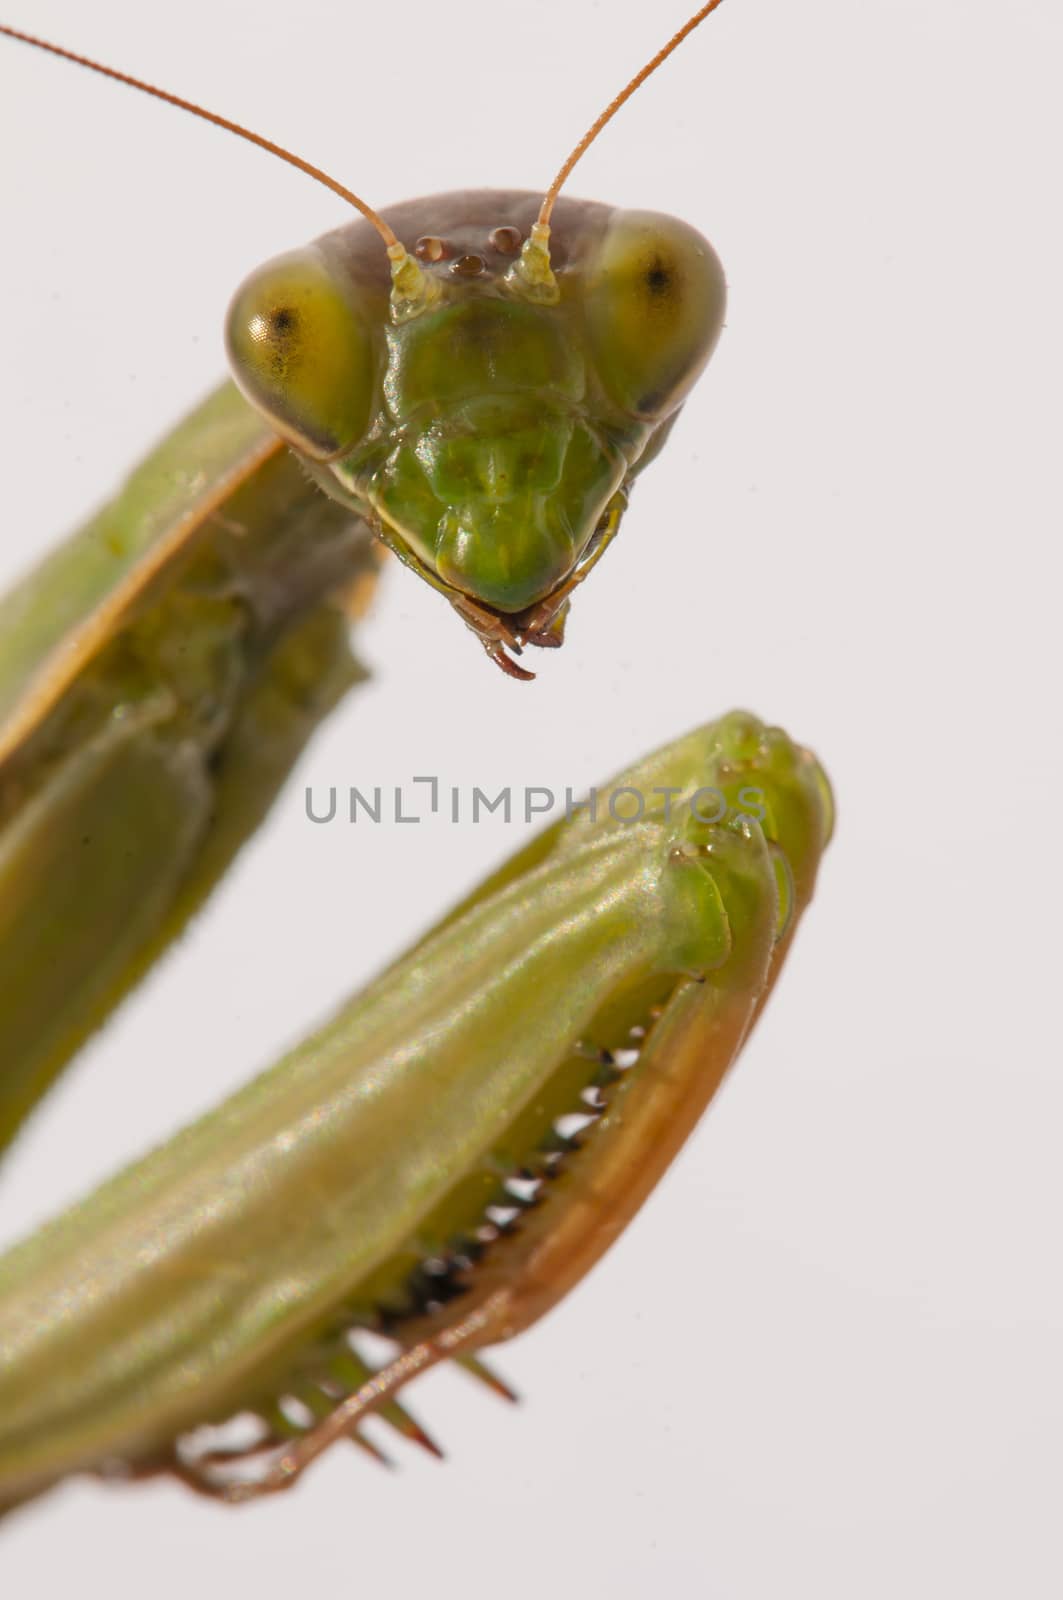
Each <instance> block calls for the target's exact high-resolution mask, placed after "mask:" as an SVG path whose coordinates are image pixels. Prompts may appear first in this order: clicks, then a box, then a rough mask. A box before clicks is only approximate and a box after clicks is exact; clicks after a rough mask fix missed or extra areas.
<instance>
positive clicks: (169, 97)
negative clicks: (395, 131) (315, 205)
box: [0, 22, 406, 266]
mask: <svg viewBox="0 0 1063 1600" xmlns="http://www.w3.org/2000/svg"><path fill="white" fill-rule="evenodd" d="M0 34H5V35H6V36H7V37H8V38H9V39H17V40H18V41H19V42H20V43H21V44H29V45H32V46H33V47H34V49H36V50H45V51H47V52H48V54H49V55H53V56H59V57H60V58H61V59H62V60H63V61H73V62H74V64H75V65H76V66H79V67H87V68H88V69H89V71H90V72H98V73H100V74H101V76H103V77H104V78H113V79H114V80H115V82H116V83H124V84H126V85H127V86H128V87H129V88H130V89H139V90H140V91H141V93H142V94H150V95H152V96H154V98H155V99H156V100H164V101H165V102H166V104H167V105H170V106H176V107H177V108H178V110H179V111H189V112H191V114H192V116H194V117H201V118H202V119H203V121H204V122H213V123H214V125H215V126H216V127H218V128H224V129H225V130H226V132H227V133H235V134H236V135H237V137H238V138H240V139H246V140H247V141H248V143H249V144H257V145H258V147H259V149H260V150H266V151H268V152H269V154H270V155H271V156H277V157H278V158H279V159H280V160H281V161H286V162H287V163H288V165H289V166H290V167H297V168H298V169H299V171H300V172H305V173H306V174H307V176H308V177H310V178H316V179H317V182H318V183H323V184H324V185H325V188H326V189H331V190H332V192H333V194H338V195H339V197H340V199H341V200H346V201H347V203H348V205H352V206H353V207H354V209H355V210H356V211H360V212H361V213H362V216H363V217H365V218H366V220H367V221H369V222H371V223H372V224H373V227H374V228H375V229H376V231H377V233H379V235H380V237H381V239H383V241H384V243H385V245H386V246H387V248H388V253H389V255H390V256H391V259H392V263H393V266H394V265H395V264H396V263H398V264H399V265H401V264H402V262H403V260H404V258H405V256H406V252H405V250H404V249H403V247H402V245H400V244H399V241H398V240H397V239H396V237H395V235H394V233H393V232H392V230H391V229H390V228H389V227H388V225H387V223H386V222H385V221H384V219H383V217H380V216H378V215H377V213H376V212H375V211H374V210H373V208H372V206H369V205H366V203H365V201H364V200H362V199H360V198H359V196H358V195H356V194H354V193H353V191H352V190H350V189H348V188H346V187H345V186H344V185H343V184H342V183H340V182H339V181H338V180H337V179H336V178H330V177H329V175H328V173H327V172H322V170H321V168H320V167H315V166H314V165H313V163H312V162H310V161H304V160H303V158H302V156H297V155H294V154H293V153H292V151H291V150H285V148H284V146H283V145H279V144H274V143H273V140H272V139H266V138H264V137H263V136H262V134H260V133H253V132H252V130H251V129H250V128H244V127H241V125H240V123H238V122H230V120H229V118H228V117H222V116H219V115H218V113H217V112H216V111H208V110H207V109H206V107H205V106H197V105H196V104H195V102H194V101H192V100H182V99H181V96H180V95H176V94H170V93H169V91H168V90H166V89H158V88H156V86H155V85H154V84H152V83H144V82H143V81H142V79H140V78H133V77H131V76H130V75H129V73H127V72H118V71H117V70H116V69H115V68H114V67H105V66H104V65H103V64H102V62H99V61H93V60H92V59H91V57H89V56H79V55H77V54H76V52H75V51H73V50H64V49H63V48H62V46H61V45H58V44H50V43H49V42H48V40H47V39H38V38H37V37H36V36H35V35H34V34H32V33H20V31H19V30H18V28H9V27H7V26H6V25H5V24H4V23H2V22H0Z"/></svg>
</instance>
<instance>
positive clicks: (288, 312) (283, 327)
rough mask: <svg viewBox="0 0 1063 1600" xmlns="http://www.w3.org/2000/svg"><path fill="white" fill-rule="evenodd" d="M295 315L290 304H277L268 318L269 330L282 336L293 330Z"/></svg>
mask: <svg viewBox="0 0 1063 1600" xmlns="http://www.w3.org/2000/svg"><path fill="white" fill-rule="evenodd" d="M295 323H296V316H295V312H294V311H293V310H292V308H291V307H290V306H278V307H277V308H276V310H275V311H273V312H271V314H270V319H269V326H270V332H271V333H274V334H277V335H278V336H279V337H280V338H283V337H284V336H285V335H286V334H289V333H294V332H295Z"/></svg>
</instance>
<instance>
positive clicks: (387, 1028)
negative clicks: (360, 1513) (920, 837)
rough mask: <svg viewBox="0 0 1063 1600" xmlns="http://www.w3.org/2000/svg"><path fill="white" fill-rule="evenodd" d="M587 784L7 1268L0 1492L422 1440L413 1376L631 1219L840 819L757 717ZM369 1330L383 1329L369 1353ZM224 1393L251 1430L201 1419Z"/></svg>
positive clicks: (215, 1477)
mask: <svg viewBox="0 0 1063 1600" xmlns="http://www.w3.org/2000/svg"><path fill="white" fill-rule="evenodd" d="M595 801H596V804H595V810H594V814H593V815H592V814H591V812H590V811H582V812H579V813H577V814H576V815H575V817H574V818H573V819H571V820H569V821H567V822H562V823H560V824H557V825H555V826H554V828H552V829H551V830H549V831H548V832H547V833H546V834H544V835H542V836H541V837H540V838H539V839H537V840H536V841H534V842H533V843H532V844H531V845H529V846H528V847H527V848H526V849H525V850H524V851H523V852H522V854H520V855H519V856H517V857H516V858H515V859H514V860H513V861H511V862H510V863H509V864H508V865H507V866H506V867H505V868H503V869H502V870H501V871H500V872H499V873H496V874H495V875H494V876H493V877H492V878H491V879H489V880H488V881H487V883H485V884H484V885H483V886H482V887H481V888H480V889H479V890H478V891H477V892H476V893H474V894H473V895H472V896H470V898H469V899H468V900H467V901H466V902H465V903H464V904H463V905H462V906H461V907H459V908H458V910H457V911H456V912H455V913H454V914H453V915H452V916H451V917H450V918H448V919H447V920H446V921H445V922H444V923H443V924H442V925H441V926H440V927H439V928H438V929H437V930H436V931H435V932H434V933H432V934H431V935H430V936H429V937H428V938H427V939H425V940H424V941H423V942H422V943H421V944H419V945H418V946H417V947H416V948H415V949H414V950H413V951H412V952H411V953H410V954H409V955H407V956H406V957H405V958H404V959H402V960H401V961H399V962H398V963H396V964H395V965H394V966H393V967H392V968H391V969H390V970H389V971H388V972H387V973H385V974H384V976H383V977H382V978H380V979H379V980H378V981H377V982H376V983H375V984H374V985H373V986H372V987H371V988H370V989H369V990H367V991H365V992H364V993H363V994H361V995H359V996H358V997H356V999H355V1000H353V1001H352V1002H350V1003H349V1004H348V1005H346V1006H345V1007H344V1008H343V1009H342V1010H341V1011H340V1012H339V1014H338V1015H337V1016H336V1017H335V1018H334V1019H333V1020H332V1021H331V1022H330V1023H329V1024H328V1025H327V1026H326V1027H324V1028H323V1029H322V1030H321V1031H320V1032H318V1033H317V1034H315V1035H313V1036H312V1037H311V1038H310V1039H308V1040H307V1041H306V1042H305V1044H303V1045H302V1046H301V1047H299V1048H298V1049H296V1050H295V1051H293V1052H292V1053H291V1054H290V1055H289V1056H287V1057H286V1058H285V1059H284V1060H282V1061H281V1062H279V1063H278V1064H277V1065H276V1066H275V1067H274V1068H273V1069H272V1070H271V1071H269V1072H267V1073H266V1074H264V1075H263V1076H262V1077H261V1078H259V1079H258V1080H256V1081H255V1082H254V1083H252V1084H251V1085H250V1086H249V1087H248V1088H246V1089H244V1090H243V1091H242V1092H240V1093H238V1094H237V1095H236V1096H234V1097H233V1098H232V1099H231V1100H229V1101H228V1102H226V1103H225V1104H223V1105H222V1106H220V1107H219V1108H218V1109H217V1110H216V1111H215V1112H213V1113H211V1114H209V1115H208V1116H206V1117H204V1118H203V1119H202V1120H201V1121H200V1122H198V1123H196V1124H194V1125H193V1126H192V1127H190V1128H188V1129H187V1130H186V1131H185V1132H184V1133H182V1134H180V1135H178V1136H177V1137H176V1138H175V1139H173V1140H172V1141H171V1142H170V1143H168V1144H167V1145H165V1146H163V1147H162V1148H161V1149H159V1150H156V1151H155V1152H154V1153H153V1154H151V1155H149V1156H148V1157H147V1158H146V1159H144V1160H143V1161H141V1162H139V1163H137V1164H136V1165H134V1166H133V1167H131V1168H129V1169H128V1170H127V1171H126V1172H124V1173H122V1174H121V1175H120V1176H119V1177H117V1178H115V1179H113V1180H112V1181H111V1182H110V1183H107V1184H105V1185H104V1186H103V1187H102V1188H101V1189H99V1190H98V1191H97V1192H96V1193H95V1194H94V1195H92V1196H90V1197H89V1198H88V1199H87V1200H85V1201H84V1202H82V1204H81V1205H79V1206H76V1207H75V1208H74V1209H73V1210H72V1211H70V1212H69V1213H67V1214H66V1215H65V1216H62V1217H60V1218H58V1219H57V1220H56V1221H55V1222H53V1223H51V1224H50V1225H49V1226H47V1227H45V1228H43V1229H42V1230H41V1231H40V1232H39V1233H38V1234H37V1235H36V1236H35V1237H33V1238H31V1239H29V1240H28V1241H27V1242H26V1243H25V1244H24V1245H22V1246H21V1247H19V1248H16V1249H15V1250H14V1251H12V1252H11V1253H10V1254H9V1255H8V1256H7V1257H6V1258H4V1259H3V1260H2V1261H0V1353H2V1360H0V1502H3V1501H5V1500H6V1501H9V1502H10V1501H14V1500H18V1499H20V1498H23V1497H25V1496H28V1495H31V1494H34V1493H36V1492H38V1491H39V1490H41V1489H42V1488H44V1487H46V1486H47V1485H48V1484H49V1483H51V1482H53V1481H55V1480H56V1479H57V1478H59V1477H61V1476H63V1475H65V1474H67V1473H69V1472H74V1471H78V1470H85V1469H93V1468H96V1469H100V1470H110V1471H117V1470H119V1469H125V1470H126V1471H128V1472H150V1471H169V1472H172V1473H175V1474H177V1475H178V1476H180V1477H181V1478H182V1479H183V1480H185V1481H186V1482H188V1483H189V1484H191V1485H192V1486H193V1487H195V1488H197V1489H200V1490H202V1491H204V1492H206V1493H209V1494H217V1495H222V1496H226V1497H228V1498H233V1499H240V1498H246V1497H247V1496H249V1495H253V1494H258V1493H262V1492H265V1491H270V1490H275V1489H280V1488H284V1487H286V1486H287V1485H288V1484H290V1483H291V1482H292V1481H294V1479H295V1478H296V1477H297V1476H298V1475H299V1473H300V1472H301V1471H302V1469H303V1468H304V1467H305V1466H306V1464H307V1463H308V1462H309V1461H311V1460H313V1458H314V1457H315V1456H317V1455H318V1454H320V1452H321V1451H322V1450H323V1449H325V1448H326V1447H327V1446H328V1445H329V1444H330V1443H331V1442H332V1441H333V1440H334V1439H336V1438H338V1437H341V1436H344V1435H347V1434H349V1433H351V1432H352V1430H354V1429H355V1427H356V1425H357V1422H358V1419H359V1418H360V1417H361V1416H362V1415H363V1414H364V1413H365V1412H366V1411H368V1410H371V1409H375V1408H383V1409H384V1414H385V1415H388V1414H389V1408H390V1415H391V1417H392V1418H393V1419H394V1420H396V1421H397V1422H398V1423H399V1425H400V1426H402V1427H403V1428H404V1429H405V1430H406V1431H413V1432H418V1431H419V1430H417V1429H416V1425H415V1424H413V1423H412V1421H411V1420H410V1419H408V1418H407V1417H406V1414H405V1413H404V1412H402V1411H397V1410H396V1409H395V1400H394V1397H395V1393H396V1391H397V1390H398V1389H400V1388H401V1387H402V1386H403V1385H404V1384H405V1383H406V1382H407V1381H408V1380H409V1379H410V1378H411V1377H412V1376H414V1375H415V1374H416V1373H418V1372H420V1371H422V1370H423V1369H424V1368H426V1367H428V1366H430V1365H432V1364H433V1363H435V1362H437V1361H440V1360H444V1359H449V1358H461V1357H469V1356H475V1355H476V1352H478V1351H480V1350H481V1349H483V1347H484V1346H487V1345H491V1344H494V1343H497V1342H498V1341H500V1340H504V1339H508V1338H510V1337H512V1336H513V1335H514V1334H516V1333H519V1332H520V1331H522V1330H523V1329H524V1328H526V1327H527V1326H528V1325H529V1324H530V1323H532V1322H534V1321H535V1320H536V1319H537V1318H538V1317H540V1316H541V1315H542V1314H543V1313H544V1312H545V1311H547V1310H548V1309H549V1308H550V1307H551V1306H552V1305H553V1304H555V1303H556V1301H557V1300H558V1299H559V1298H560V1297H561V1296H562V1295H563V1294H564V1293H566V1292H567V1290H568V1289H569V1288H571V1287H572V1285H573V1284H574V1283H575V1282H577V1281H578V1279H579V1278H580V1277H581V1276H582V1275H583V1274H584V1273H585V1272H586V1271H587V1270H588V1268H589V1267H591V1266H592V1265H593V1264H594V1262H595V1261H596V1260H597V1259H598V1257H599V1256H600V1255H601V1254H602V1252H603V1251H604V1250H605V1249H606V1248H607V1247H608V1246H609V1244H610V1243H611V1242H612V1241H613V1240H614V1239H615V1238H616V1237H617V1235H618V1234H619V1233H620V1231H621V1230H622V1229H623V1227H624V1226H625V1224H626V1223H627V1222H628V1221H629V1220H630V1218H631V1216H632V1215H633V1214H634V1212H635V1211H636V1210H637V1209H638V1207H639V1206H640V1205H641V1203H642V1201H643V1200H644V1199H645V1197H646V1195H647V1194H648V1192H649V1191H650V1189H651V1188H652V1187H653V1185H654V1184H655V1183H656V1181H657V1179H658V1178H659V1177H660V1176H661V1174H662V1172H663V1171H664V1169H665V1168H666V1167H667V1165H668V1163H669V1162H670V1160H671V1159H672V1157H673V1156H674V1155H675V1153H676V1151H677V1149H678V1148H679V1146H680V1145H681V1143H682V1142H683V1140H684V1139H685V1137H686V1135H687V1134H688V1133H689V1132H690V1130H691V1128H692V1126H693V1125H694V1123H695V1121H696V1120H697V1118H698V1117H699V1115H700V1114H701V1112H702V1110H703V1109H704V1107H705V1105H706V1104H707V1102H708V1101H709V1099H710V1098H711V1096H712V1094H713V1093H714V1091H715V1090H716V1088H717V1086H718V1085H719V1083H720V1080H721V1078H722V1077H723V1074H724V1073H725V1072H726V1070H727V1068H728V1066H729V1065H730V1064H731V1062H732V1060H733V1059H734V1057H735V1055H736V1054H737V1052H738V1050H739V1049H740V1048H741V1045H742V1043H743V1041H744V1040H745V1039H746V1037H747V1036H748V1033H749V1030H750V1028H751V1026H752V1025H753V1023H754V1022H755V1020H756V1018H757V1015H758V1014H759V1011H760V1009H761V1007H762V1006H763V1004H764V1001H765V999H766V997H767V994H768V992H769V991H770V988H771V985H772V983H773V982H774V979H775V977H776V974H777V973H778V970H779V967H780V964H781V962H782V960H783V958H784V956H785V953H786V950H787V948H788V946H789V943H790V940H791V939H792V937H793V934H794V931H795V929H796V926H797V923H798V921H799V919H800V916H801V914H802V912H803V911H804V909H805V907H806V905H807V904H808V901H809V898H810V896H811V894H812V890H813V886H814V883H815V877H816V871H817V868H818V865H819V859H820V855H821V852H822V850H823V848H824V846H825V844H826V842H827V840H828V838H829V835H830V829H831V815H832V811H831V800H830V792H829V789H828V786H827V783H826V780H825V778H824V776H823V773H822V771H821V769H820V768H819V766H818V765H817V763H816V762H815V760H814V759H813V758H812V757H811V756H810V755H809V754H808V753H807V752H806V751H804V750H801V749H800V748H799V747H797V746H795V745H794V744H792V743H791V741H790V740H789V739H788V738H787V737H786V735H785V734H783V733H782V732H781V731H780V730H779V729H774V728H766V727H764V726H763V725H762V724H761V723H759V722H758V721H757V720H756V719H755V718H753V717H751V716H749V715H746V714H742V713H736V714H733V715H731V716H729V717H725V718H723V719H722V720H721V721H719V722H717V723H714V724H710V725H709V726H708V727H706V728H703V729H701V730H699V731H698V732H697V733H694V734H692V735H690V736H688V737H687V738H686V739H683V740H681V741H680V742H679V743H678V744H674V745H671V746H669V747H666V748H665V749H663V750H661V751H659V752H657V753H656V754H655V755H653V756H651V757H649V758H648V759H646V760H645V761H643V762H642V763H641V764H640V765H639V766H637V767H635V768H633V769H632V770H631V771H629V772H627V773H624V774H622V775H620V776H619V777H618V778H616V779H614V780H613V782H612V784H610V785H608V786H606V787H605V788H604V789H603V790H601V791H599V792H598V794H597V795H596V796H595ZM544 996H547V997H548V1000H547V1001H546V1003H544V998H543V997H544ZM580 1113H582V1114H583V1116H582V1117H581V1116H580V1115H579V1114H580ZM574 1114H575V1115H576V1120H577V1122H580V1121H589V1122H590V1124H591V1125H590V1127H589V1128H588V1130H587V1132H586V1133H585V1134H583V1135H579V1134H574V1133H573V1132H572V1130H571V1126H570V1124H569V1123H567V1122H566V1119H567V1118H570V1117H572V1116H573V1115H574ZM365 1329H370V1330H374V1331H377V1332H381V1333H384V1334H385V1335H387V1336H388V1337H389V1338H390V1339H392V1340H393V1341H395V1345H396V1355H395V1358H394V1360H393V1361H392V1362H391V1363H390V1364H389V1365H387V1366H386V1367H385V1368H384V1369H383V1370H382V1371H380V1372H378V1373H371V1372H370V1371H369V1370H368V1368H367V1366H366V1364H365V1362H364V1361H363V1359H362V1356H361V1355H360V1354H359V1350H358V1343H357V1334H358V1331H359V1330H365ZM57 1374H61V1375H62V1377H61V1381H56V1375H57ZM236 1413H249V1414H250V1415H251V1416H252V1417H254V1418H255V1419H256V1424H257V1426H256V1431H255V1433H254V1435H253V1436H252V1437H251V1439H250V1440H248V1441H245V1442H243V1443H241V1444H240V1445H239V1446H238V1447H236V1448H232V1449H227V1448H224V1447H222V1448H214V1447H212V1446H211V1445H210V1444H209V1443H204V1442H203V1440H202V1438H201V1437H192V1435H193V1431H194V1430H195V1429H197V1428H198V1426H199V1425H200V1424H204V1423H224V1422H225V1421H227V1420H229V1419H231V1418H232V1417H233V1416H234V1414H236Z"/></svg>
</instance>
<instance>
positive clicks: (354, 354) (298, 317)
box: [226, 247, 373, 461]
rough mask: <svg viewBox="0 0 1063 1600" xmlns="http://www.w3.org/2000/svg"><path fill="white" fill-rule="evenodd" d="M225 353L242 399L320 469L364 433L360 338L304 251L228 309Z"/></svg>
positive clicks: (259, 274) (337, 290)
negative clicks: (227, 354)
mask: <svg viewBox="0 0 1063 1600" xmlns="http://www.w3.org/2000/svg"><path fill="white" fill-rule="evenodd" d="M226 345H227V348H228V352H229V361H230V363H231V365H232V369H233V374H234V376H235V378H236V381H237V383H238V384H239V386H240V389H241V390H242V391H243V394H244V396H245V397H246V398H247V399H248V400H249V401H250V402H251V404H252V405H253V406H254V407H255V409H256V410H257V411H260V412H261V413H262V415H263V416H264V417H265V418H266V420H267V422H269V423H270V425H271V426H272V427H274V428H275V429H276V430H277V432H278V433H280V434H281V435H282V436H283V437H284V438H285V439H287V440H288V442H289V444H292V445H294V446H295V448H296V449H297V450H300V451H302V452H304V453H305V454H306V455H308V456H311V457H313V458H314V459H315V460H319V461H323V460H328V459H329V458H330V457H332V456H336V455H340V454H342V453H343V452H345V451H347V450H349V449H350V447H351V446H352V445H353V444H354V443H356V441H357V440H358V439H359V438H360V437H361V435H362V434H363V433H364V432H365V430H366V428H367V426H368V424H369V418H370V413H371V409H372V403H373V351H372V344H371V340H370V335H369V331H368V328H367V327H366V324H365V322H364V321H363V319H362V317H361V316H359V314H358V311H357V309H356V308H355V306H354V305H352V303H351V300H350V297H349V295H348V294H347V293H345V292H344V289H343V286H342V285H341V284H339V283H337V282H336V280H335V278H334V277H333V276H332V274H331V273H330V272H329V270H328V268H327V267H326V265H325V263H324V261H323V260H322V259H321V257H320V256H319V255H318V253H317V251H316V250H315V249H314V248H313V247H310V248H309V249H305V250H294V251H292V252H291V253H290V254H288V255H283V256H278V257H277V258H276V259H275V260H273V261H270V262H267V264H266V265H265V266H264V267H260V268H259V269H258V271H256V272H253V273H252V274H251V276H250V277H249V278H248V279H247V280H246V281H245V283H244V284H243V285H242V286H241V288H240V289H239V290H238V291H237V293H236V296H235V298H234V299H233V302H232V305H231V306H230V308H229V315H228V319H227V323H226Z"/></svg>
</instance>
